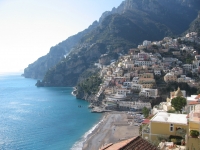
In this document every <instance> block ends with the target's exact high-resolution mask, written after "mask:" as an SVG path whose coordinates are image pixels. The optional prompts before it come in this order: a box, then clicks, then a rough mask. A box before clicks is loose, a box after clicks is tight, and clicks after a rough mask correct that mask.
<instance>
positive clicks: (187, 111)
mask: <svg viewBox="0 0 200 150" xmlns="http://www.w3.org/2000/svg"><path fill="white" fill-rule="evenodd" d="M199 44H200V37H198V34H197V33H196V32H191V33H188V34H186V35H185V36H183V37H178V38H171V37H165V38H164V39H163V40H161V41H153V42H151V41H147V40H145V41H143V43H142V45H138V47H137V48H134V49H130V50H129V54H128V55H122V54H119V55H120V57H119V59H118V60H111V62H110V65H107V66H103V65H102V64H101V62H102V61H104V59H106V54H104V55H102V56H101V58H100V60H99V63H96V64H95V65H96V66H97V67H99V68H101V72H100V76H101V77H102V78H103V83H102V84H101V85H100V88H99V91H98V93H97V94H96V97H95V100H93V101H91V104H90V106H89V107H91V108H92V110H91V111H92V112H110V111H126V112H128V113H129V114H130V116H132V119H133V120H134V121H133V122H134V125H135V126H140V137H142V139H140V140H144V139H145V140H147V141H149V142H150V143H151V144H153V145H156V146H157V148H158V149H190V150H192V149H199V147H200V145H199V142H200V140H199V139H200V137H199V131H200V101H199V100H200V94H199V95H198V92H199V91H198V90H199V87H200V55H198V54H199V52H198V49H196V47H194V45H199ZM170 84H175V85H176V87H177V88H176V89H175V88H173V90H171V91H166V90H163V89H165V88H166V87H167V86H169V85H170ZM179 85H187V87H188V88H190V89H192V90H191V91H190V92H189V90H188V89H181V86H179ZM174 87H175V86H174ZM199 93H200V92H199ZM176 97H181V98H185V99H186V105H185V106H184V107H183V108H182V109H181V111H176V109H175V108H174V107H173V105H172V103H171V102H172V99H174V98H176ZM154 101H156V102H157V103H154ZM144 108H147V109H148V110H149V113H148V116H147V117H144V115H140V114H142V112H143V109H144ZM138 115H139V117H138ZM160 127H162V128H160ZM193 132H196V136H194V135H192V133H193ZM134 140H135V139H134ZM134 140H133V139H132V140H130V141H129V142H132V143H133V142H134ZM126 144H127V143H126ZM110 146H111V147H112V145H110ZM110 146H108V147H110ZM108 147H107V148H102V150H103V149H105V150H106V149H109V148H108ZM152 149H153V148H152Z"/></svg>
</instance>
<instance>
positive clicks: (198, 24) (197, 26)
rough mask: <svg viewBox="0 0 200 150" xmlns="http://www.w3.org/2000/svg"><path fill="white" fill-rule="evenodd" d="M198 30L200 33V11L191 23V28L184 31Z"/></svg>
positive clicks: (199, 33)
mask: <svg viewBox="0 0 200 150" xmlns="http://www.w3.org/2000/svg"><path fill="white" fill-rule="evenodd" d="M188 32H197V33H198V35H200V11H199V15H198V17H197V18H196V19H195V20H194V21H193V22H192V23H191V24H190V28H189V29H188V30H187V31H186V32H185V33H184V34H186V33H188Z"/></svg>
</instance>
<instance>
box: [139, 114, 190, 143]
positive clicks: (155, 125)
mask: <svg viewBox="0 0 200 150" xmlns="http://www.w3.org/2000/svg"><path fill="white" fill-rule="evenodd" d="M178 129H183V130H185V131H186V130H187V115H186V114H173V113H167V112H158V113H157V114H156V115H155V116H154V117H153V118H152V119H151V120H150V122H149V124H148V125H147V126H145V127H144V128H143V130H142V137H143V138H145V139H148V140H150V141H152V142H155V141H158V138H159V137H161V138H162V137H164V138H169V136H170V135H177V130H178Z"/></svg>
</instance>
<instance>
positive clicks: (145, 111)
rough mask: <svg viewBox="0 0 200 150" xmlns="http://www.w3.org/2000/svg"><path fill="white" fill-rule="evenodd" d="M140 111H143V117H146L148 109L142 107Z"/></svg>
mask: <svg viewBox="0 0 200 150" xmlns="http://www.w3.org/2000/svg"><path fill="white" fill-rule="evenodd" d="M142 113H143V115H144V117H145V118H147V117H148V116H149V109H148V108H146V107H144V108H143V109H142Z"/></svg>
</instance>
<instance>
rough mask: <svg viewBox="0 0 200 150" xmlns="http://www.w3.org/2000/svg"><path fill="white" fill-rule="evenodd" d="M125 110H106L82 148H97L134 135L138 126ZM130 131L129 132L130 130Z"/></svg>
mask: <svg viewBox="0 0 200 150" xmlns="http://www.w3.org/2000/svg"><path fill="white" fill-rule="evenodd" d="M127 117H128V114H127V113H125V112H106V113H105V114H104V115H103V118H102V119H101V121H100V122H99V123H98V125H97V126H96V128H95V129H94V130H93V131H92V132H91V133H90V134H88V136H87V137H86V139H85V141H84V143H83V146H82V150H94V149H99V148H101V147H102V146H104V145H107V144H109V143H116V142H118V141H121V140H124V139H129V138H132V137H136V136H138V135H139V127H138V126H134V123H133V119H131V120H130V119H128V118H127ZM130 131H131V132H130Z"/></svg>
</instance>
